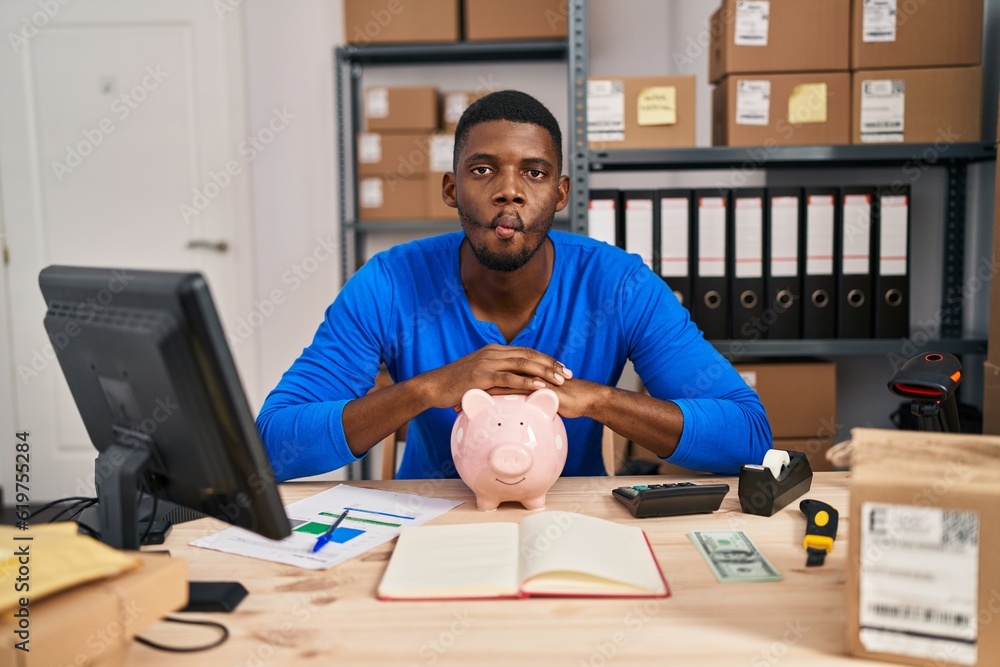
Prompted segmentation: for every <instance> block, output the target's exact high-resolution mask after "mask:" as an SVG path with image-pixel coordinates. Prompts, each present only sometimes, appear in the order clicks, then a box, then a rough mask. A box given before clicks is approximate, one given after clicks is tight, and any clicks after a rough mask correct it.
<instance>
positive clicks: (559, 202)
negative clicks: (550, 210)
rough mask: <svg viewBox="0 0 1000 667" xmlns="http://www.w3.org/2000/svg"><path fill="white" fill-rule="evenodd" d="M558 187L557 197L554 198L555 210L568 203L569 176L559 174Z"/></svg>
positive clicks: (564, 206) (559, 209) (561, 208)
mask: <svg viewBox="0 0 1000 667" xmlns="http://www.w3.org/2000/svg"><path fill="white" fill-rule="evenodd" d="M557 187H558V195H559V197H558V199H556V210H557V211H561V210H563V209H564V208H566V205H567V204H569V176H560V177H559V185H558V186H557Z"/></svg>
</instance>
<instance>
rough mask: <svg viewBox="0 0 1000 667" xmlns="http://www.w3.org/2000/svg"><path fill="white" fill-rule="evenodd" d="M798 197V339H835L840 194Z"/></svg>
mask: <svg viewBox="0 0 1000 667" xmlns="http://www.w3.org/2000/svg"><path fill="white" fill-rule="evenodd" d="M802 196H803V199H804V201H803V205H804V206H803V216H802V217H803V220H802V236H803V243H802V244H801V247H802V268H801V273H802V337H803V338H810V339H811V338H836V336H837V280H836V274H835V272H834V268H835V261H834V260H835V257H834V249H835V246H836V243H835V240H836V229H837V217H838V205H837V204H838V199H839V197H840V192H839V190H838V189H837V188H822V187H820V188H806V189H805V191H804V192H803V194H802Z"/></svg>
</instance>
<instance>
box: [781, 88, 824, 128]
mask: <svg viewBox="0 0 1000 667" xmlns="http://www.w3.org/2000/svg"><path fill="white" fill-rule="evenodd" d="M788 122H789V123H791V124H792V125H802V124H803V123H825V122H826V84H825V83H803V84H802V85H799V86H795V88H794V89H793V90H792V94H791V95H789V96H788Z"/></svg>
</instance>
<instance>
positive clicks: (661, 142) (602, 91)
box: [587, 76, 695, 150]
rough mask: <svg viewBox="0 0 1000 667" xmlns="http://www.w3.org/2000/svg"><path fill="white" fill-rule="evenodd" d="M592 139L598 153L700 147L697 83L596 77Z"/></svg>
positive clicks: (590, 94)
mask: <svg viewBox="0 0 1000 667" xmlns="http://www.w3.org/2000/svg"><path fill="white" fill-rule="evenodd" d="M587 138H588V140H589V143H590V148H591V149H592V150H609V149H610V150H614V149H621V148H681V147H691V146H694V145H695V79H694V77H693V76H613V77H591V78H590V79H589V80H588V81H587Z"/></svg>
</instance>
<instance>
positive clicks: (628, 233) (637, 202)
mask: <svg viewBox="0 0 1000 667" xmlns="http://www.w3.org/2000/svg"><path fill="white" fill-rule="evenodd" d="M622 197H623V198H624V203H625V207H624V208H625V216H624V218H625V242H624V245H623V246H622V247H624V248H625V250H626V251H627V252H630V253H633V254H636V255H639V256H640V257H642V261H643V262H645V263H646V266H648V267H649V268H650V269H652V268H653V256H654V252H653V229H654V228H655V227H656V222H657V220H658V219H659V214H660V212H659V210H658V209H657V207H656V206H655V200H656V190H624V191H622Z"/></svg>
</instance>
